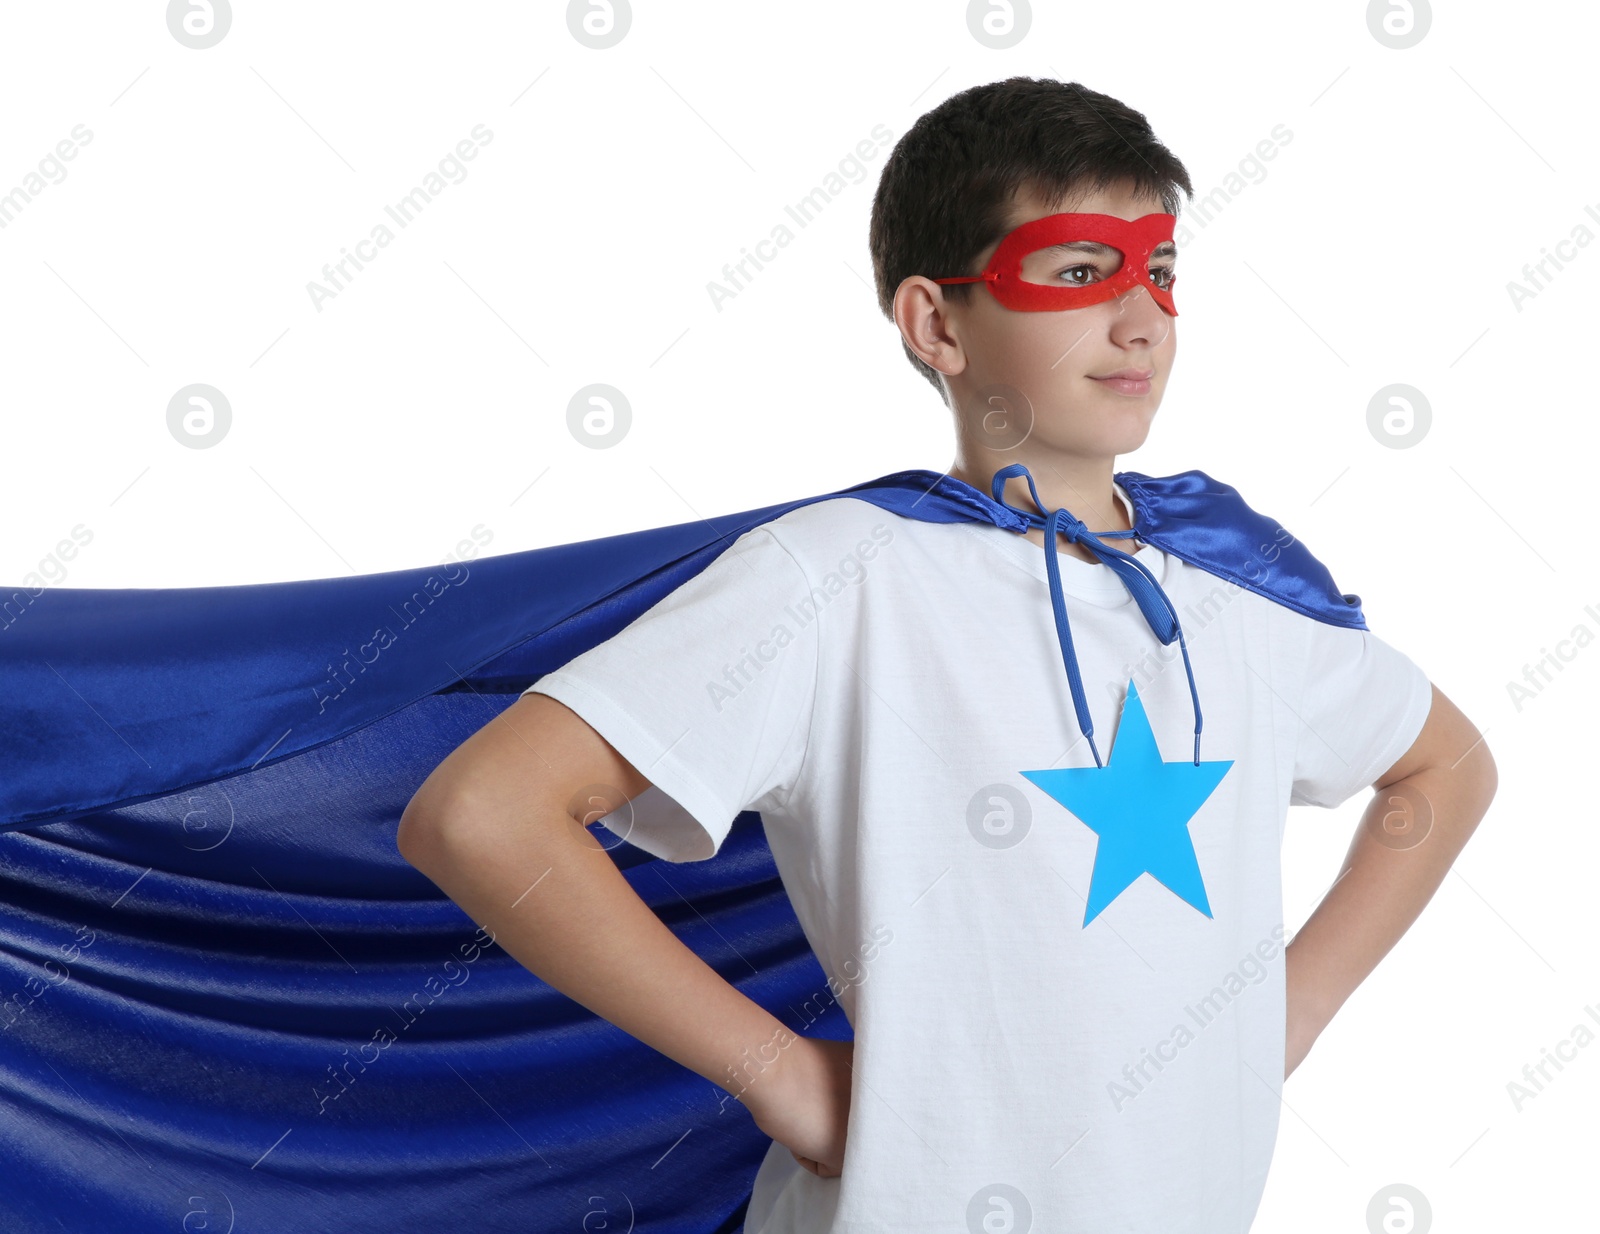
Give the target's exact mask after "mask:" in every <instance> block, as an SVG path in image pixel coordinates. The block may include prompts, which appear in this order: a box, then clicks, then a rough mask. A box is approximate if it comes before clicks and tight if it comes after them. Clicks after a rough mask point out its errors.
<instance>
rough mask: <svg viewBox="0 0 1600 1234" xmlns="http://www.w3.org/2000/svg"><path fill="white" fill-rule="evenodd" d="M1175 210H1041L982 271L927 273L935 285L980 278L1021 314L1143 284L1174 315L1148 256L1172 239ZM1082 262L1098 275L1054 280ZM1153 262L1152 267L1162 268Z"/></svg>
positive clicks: (1083, 303)
mask: <svg viewBox="0 0 1600 1234" xmlns="http://www.w3.org/2000/svg"><path fill="white" fill-rule="evenodd" d="M1177 221H1178V220H1177V216H1176V215H1172V214H1146V215H1145V216H1144V217H1143V218H1137V219H1134V220H1133V221H1132V222H1129V221H1128V220H1127V219H1120V218H1117V217H1116V216H1115V215H1111V214H1047V215H1045V217H1044V218H1038V219H1033V220H1032V221H1030V222H1027V223H1024V224H1022V226H1020V227H1018V228H1015V229H1014V230H1012V231H1010V232H1008V233H1007V234H1006V236H1005V238H1004V239H1003V240H1001V241H1000V247H999V248H997V249H995V251H994V256H993V257H991V258H989V264H988V265H987V266H985V267H984V271H983V273H982V274H978V275H970V276H967V277H963V278H943V279H934V280H933V281H934V282H935V283H987V284H988V285H989V290H990V292H992V293H993V294H994V298H995V299H996V300H998V301H999V302H1000V303H1001V304H1003V305H1004V306H1005V307H1006V308H1008V309H1012V310H1014V311H1017V312H1022V313H1049V312H1058V311H1060V310H1061V309H1077V308H1086V307H1087V306H1089V305H1091V304H1099V303H1100V302H1101V301H1102V300H1110V299H1112V298H1113V297H1114V296H1120V295H1121V294H1122V293H1123V292H1125V291H1131V290H1133V288H1134V287H1136V286H1142V287H1144V288H1145V290H1147V291H1148V292H1149V293H1150V295H1151V297H1152V298H1153V299H1154V300H1155V302H1156V303H1157V304H1158V305H1160V306H1161V308H1162V309H1163V310H1164V311H1165V312H1167V313H1168V314H1170V315H1171V316H1173V317H1176V316H1177V315H1178V309H1177V306H1176V305H1174V304H1173V302H1172V283H1173V282H1174V281H1176V277H1177V276H1176V275H1175V274H1173V275H1171V277H1167V276H1166V275H1165V274H1163V278H1164V279H1165V281H1166V283H1167V285H1166V286H1165V287H1162V286H1158V285H1157V283H1156V280H1155V278H1154V277H1152V274H1151V270H1150V255H1151V253H1153V252H1154V251H1155V249H1156V247H1157V246H1158V245H1160V244H1163V243H1165V242H1166V241H1168V240H1171V239H1172V232H1173V228H1174V227H1175V226H1176V225H1177ZM1084 242H1088V243H1091V244H1097V245H1100V246H1103V247H1101V248H1098V249H1060V250H1058V251H1055V252H1048V251H1045V250H1049V249H1050V248H1051V247H1052V246H1053V245H1061V244H1068V243H1084ZM1077 266H1087V267H1089V268H1090V269H1092V270H1095V271H1097V272H1098V273H1099V275H1100V277H1099V279H1098V281H1096V282H1093V283H1083V284H1073V283H1068V282H1065V281H1061V275H1062V272H1063V271H1067V270H1070V269H1072V268H1074V267H1077ZM1164 269H1165V268H1164V267H1160V266H1158V267H1157V270H1158V271H1160V270H1164Z"/></svg>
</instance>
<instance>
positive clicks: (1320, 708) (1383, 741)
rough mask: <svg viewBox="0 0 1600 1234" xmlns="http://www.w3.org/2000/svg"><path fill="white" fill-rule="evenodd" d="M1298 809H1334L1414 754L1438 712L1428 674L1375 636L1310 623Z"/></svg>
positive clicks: (1297, 765) (1293, 797)
mask: <svg viewBox="0 0 1600 1234" xmlns="http://www.w3.org/2000/svg"><path fill="white" fill-rule="evenodd" d="M1306 620H1307V625H1308V627H1309V631H1308V635H1309V641H1308V647H1307V652H1306V672H1305V676H1304V678H1303V679H1302V680H1303V682H1304V688H1303V689H1302V691H1301V695H1300V704H1299V707H1298V709H1297V710H1298V715H1299V719H1300V724H1299V729H1298V737H1297V738H1296V744H1295V760H1294V783H1293V786H1292V790H1291V793H1290V797H1289V801H1290V804H1292V805H1302V806H1303V805H1313V806H1323V807H1325V808H1328V809H1332V808H1333V807H1335V806H1338V805H1341V804H1342V803H1344V802H1345V801H1347V800H1349V798H1350V797H1351V796H1353V795H1354V794H1355V793H1357V792H1359V791H1360V790H1361V789H1363V788H1366V787H1367V786H1368V785H1370V784H1372V783H1373V781H1375V780H1376V779H1377V778H1378V777H1379V776H1381V775H1382V774H1383V773H1384V772H1385V771H1387V770H1388V769H1389V768H1390V767H1392V766H1394V764H1395V763H1396V761H1398V760H1399V758H1400V756H1401V755H1402V754H1404V753H1405V752H1406V751H1407V750H1408V749H1410V748H1411V743H1412V742H1414V741H1415V740H1416V739H1417V735H1418V734H1419V733H1420V732H1421V731H1422V726H1423V724H1424V723H1426V721H1427V719H1428V712H1429V711H1430V710H1431V709H1432V706H1433V685H1432V683H1431V682H1430V681H1429V680H1428V675H1427V674H1426V673H1425V672H1423V671H1422V669H1421V668H1419V667H1418V666H1417V665H1416V664H1415V663H1414V662H1413V661H1412V660H1411V659H1410V658H1409V657H1407V656H1406V655H1405V654H1404V653H1402V652H1400V651H1398V650H1396V649H1395V648H1394V647H1391V646H1390V645H1389V644H1388V643H1386V642H1384V641H1383V640H1382V639H1381V638H1379V637H1378V636H1377V635H1376V634H1374V633H1372V631H1370V630H1356V629H1351V628H1350V627H1348V626H1335V625H1330V624H1328V623H1327V622H1324V621H1317V620H1315V619H1311V618H1307V619H1306Z"/></svg>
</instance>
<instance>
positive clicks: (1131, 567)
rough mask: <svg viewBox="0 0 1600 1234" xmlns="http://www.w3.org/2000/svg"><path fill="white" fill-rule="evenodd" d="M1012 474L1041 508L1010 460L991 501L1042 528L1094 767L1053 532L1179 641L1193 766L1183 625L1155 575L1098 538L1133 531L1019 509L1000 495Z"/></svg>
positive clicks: (1194, 693)
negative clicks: (1088, 556) (1095, 561)
mask: <svg viewBox="0 0 1600 1234" xmlns="http://www.w3.org/2000/svg"><path fill="white" fill-rule="evenodd" d="M1014 476H1022V477H1024V478H1025V479H1026V480H1027V481H1028V491H1029V492H1030V493H1031V494H1032V495H1033V504H1034V505H1035V506H1037V507H1038V508H1039V509H1041V510H1043V509H1044V502H1042V501H1040V500H1039V490H1038V489H1036V488H1034V486H1033V477H1032V476H1031V475H1029V474H1028V469H1027V468H1026V467H1024V466H1023V465H1022V464H1021V463H1012V464H1011V465H1010V466H1009V467H1002V468H1001V469H1000V470H999V471H997V472H995V473H994V479H993V480H992V481H991V483H990V490H991V491H992V492H993V494H994V499H995V501H996V502H998V503H999V504H1000V505H1002V506H1004V507H1005V508H1006V509H1008V510H1010V511H1012V512H1013V513H1015V514H1019V515H1021V516H1022V517H1023V518H1024V519H1025V520H1027V523H1028V526H1030V527H1038V528H1041V529H1042V530H1043V531H1044V563H1045V573H1046V574H1047V575H1048V576H1049V578H1050V606H1051V608H1052V609H1054V610H1055V618H1056V638H1057V639H1058V640H1059V641H1060V643H1061V661H1062V663H1063V664H1065V665H1066V667H1067V684H1068V685H1069V686H1070V687H1071V689H1072V705H1073V708H1074V709H1075V710H1076V711H1077V713H1078V728H1079V730H1080V731H1081V732H1082V733H1083V735H1084V737H1086V738H1087V739H1088V742H1089V749H1090V751H1091V752H1092V753H1093V754H1094V763H1095V766H1096V767H1104V766H1105V763H1104V762H1103V761H1101V758H1100V751H1099V749H1098V748H1097V747H1096V746H1095V743H1094V718H1093V717H1092V716H1090V714H1089V701H1088V699H1087V698H1085V697H1084V693H1083V678H1082V676H1081V675H1080V674H1079V672H1078V658H1077V656H1076V655H1075V654H1074V653H1073V650H1072V629H1071V627H1070V626H1069V625H1068V623H1067V603H1066V600H1065V598H1064V597H1063V596H1062V594H1061V561H1060V557H1059V553H1058V550H1057V547H1056V536H1057V535H1058V534H1060V535H1065V536H1066V537H1067V540H1068V542H1069V543H1074V544H1083V545H1086V546H1087V547H1088V549H1089V551H1090V552H1091V553H1093V554H1094V555H1095V556H1096V557H1098V558H1100V560H1101V561H1102V562H1103V563H1104V564H1105V565H1108V566H1110V567H1111V568H1112V569H1113V570H1115V571H1116V573H1117V577H1118V578H1120V579H1121V580H1122V581H1123V583H1124V585H1125V586H1126V587H1127V588H1128V591H1129V592H1130V593H1132V595H1133V598H1134V601H1135V602H1136V603H1137V604H1138V605H1139V611H1140V612H1142V613H1143V614H1144V619H1145V621H1146V622H1148V623H1149V626H1150V630H1151V632H1152V633H1153V634H1154V635H1155V636H1156V638H1158V639H1160V640H1161V644H1162V646H1170V645H1171V644H1172V640H1173V639H1174V638H1176V639H1177V640H1178V646H1179V648H1180V649H1181V650H1182V651H1183V669H1184V672H1186V673H1187V674H1188V675H1189V697H1190V698H1191V699H1192V700H1194V761H1195V766H1197V767H1198V766H1199V765H1200V725H1201V718H1200V693H1199V691H1198V690H1196V689H1195V684H1194V668H1193V667H1192V666H1191V665H1190V663H1189V645H1188V643H1186V642H1185V641H1184V638H1183V628H1182V626H1180V625H1179V624H1178V613H1177V610H1176V609H1174V608H1173V607H1172V601H1171V600H1169V599H1168V598H1167V593H1166V592H1164V591H1163V590H1161V584H1160V583H1158V582H1157V581H1156V577H1155V575H1153V574H1151V573H1150V571H1149V569H1148V568H1146V566H1145V564H1144V563H1143V562H1142V561H1139V560H1137V559H1136V558H1135V557H1134V556H1133V554H1131V553H1125V552H1123V551H1122V550H1121V549H1120V548H1116V547H1115V546H1113V545H1110V544H1107V543H1105V541H1104V540H1103V539H1101V536H1105V537H1107V538H1111V537H1118V536H1122V537H1126V536H1131V535H1136V534H1137V532H1136V531H1106V532H1099V533H1096V532H1093V531H1090V530H1089V529H1088V527H1086V526H1085V525H1084V524H1083V523H1082V522H1080V521H1079V520H1078V519H1076V518H1074V517H1073V516H1072V515H1071V514H1069V513H1068V512H1067V509H1066V507H1065V506H1062V507H1059V508H1057V509H1054V510H1052V511H1050V513H1049V514H1048V515H1039V514H1036V513H1034V512H1033V511H1032V510H1023V509H1019V508H1018V507H1016V506H1014V505H1012V504H1011V503H1010V502H1008V501H1006V499H1005V498H1004V497H1002V496H1001V493H1002V492H1003V491H1004V490H1005V486H1006V481H1007V480H1009V479H1011V478H1013V477H1014Z"/></svg>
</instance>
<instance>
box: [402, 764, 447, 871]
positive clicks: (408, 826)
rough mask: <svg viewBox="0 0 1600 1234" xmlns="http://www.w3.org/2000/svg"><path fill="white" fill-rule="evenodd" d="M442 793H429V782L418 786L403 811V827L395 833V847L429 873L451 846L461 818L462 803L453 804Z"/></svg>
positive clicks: (411, 861)
mask: <svg viewBox="0 0 1600 1234" xmlns="http://www.w3.org/2000/svg"><path fill="white" fill-rule="evenodd" d="M440 797H441V795H440V794H437V793H431V794H430V793H429V792H428V791H427V787H426V785H424V786H423V787H422V788H420V789H418V790H417V791H416V793H415V794H414V795H413V796H412V798H411V800H410V801H408V802H407V803H406V808H405V810H404V811H402V812H401V814H400V827H399V830H397V831H396V832H395V838H394V839H395V847H396V848H398V849H399V850H400V855H401V856H402V857H404V858H405V859H406V860H407V861H408V862H410V863H411V864H412V865H413V866H415V867H416V868H417V869H419V870H421V871H422V872H423V873H424V874H426V873H427V872H428V870H429V868H430V867H433V866H434V864H435V863H436V862H437V861H438V859H439V856H440V854H441V853H443V852H444V851H445V849H446V847H447V845H448V842H449V838H450V835H451V832H452V831H453V830H457V828H455V827H454V826H453V822H454V821H455V820H459V818H460V813H459V807H458V806H452V804H451V803H450V802H449V801H448V800H441V799H440Z"/></svg>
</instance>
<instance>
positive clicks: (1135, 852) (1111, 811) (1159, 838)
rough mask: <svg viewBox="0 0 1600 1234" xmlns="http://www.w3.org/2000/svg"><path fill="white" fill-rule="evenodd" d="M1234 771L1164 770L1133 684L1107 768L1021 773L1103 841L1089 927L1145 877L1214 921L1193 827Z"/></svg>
mask: <svg viewBox="0 0 1600 1234" xmlns="http://www.w3.org/2000/svg"><path fill="white" fill-rule="evenodd" d="M1232 766H1233V760H1232V759H1223V760H1221V761H1217V762H1209V763H1200V764H1199V765H1196V764H1195V762H1194V760H1193V759H1184V760H1183V761H1181V762H1177V763H1167V762H1163V761H1162V759H1161V751H1160V750H1159V749H1157V748H1156V737H1155V734H1154V733H1153V732H1151V731H1150V719H1149V717H1148V716H1146V715H1145V711H1144V703H1143V702H1142V701H1141V700H1140V698H1139V691H1138V690H1137V689H1136V688H1135V687H1134V684H1133V680H1132V678H1130V679H1129V680H1128V694H1127V697H1126V698H1125V699H1124V700H1123V703H1122V718H1121V719H1120V720H1118V722H1117V736H1116V740H1115V743H1114V745H1113V747H1112V750H1111V757H1110V758H1108V759H1107V760H1106V765H1105V766H1104V767H1057V768H1051V769H1048V770H1045V771H1024V772H1023V773H1022V774H1023V775H1025V776H1027V777H1028V779H1030V780H1032V781H1033V782H1034V783H1035V784H1037V785H1038V786H1039V787H1040V788H1042V789H1043V790H1044V791H1045V792H1047V793H1049V794H1050V796H1052V797H1054V798H1055V799H1056V800H1057V801H1058V802H1060V803H1061V804H1062V805H1064V806H1065V807H1066V808H1067V809H1068V810H1070V811H1072V813H1073V814H1075V815H1076V816H1077V817H1078V818H1079V819H1080V820H1081V821H1082V822H1083V824H1084V826H1086V827H1088V828H1089V829H1090V830H1091V831H1093V832H1094V833H1095V835H1097V836H1099V837H1100V838H1099V839H1098V840H1097V841H1096V843H1095V854H1094V874H1093V876H1092V877H1091V878H1090V880H1089V902H1088V906H1087V908H1086V910H1085V913H1084V918H1083V924H1084V925H1085V926H1087V925H1088V924H1089V923H1090V922H1091V921H1093V920H1094V919H1095V918H1096V917H1097V916H1099V915H1100V910H1101V909H1103V908H1104V907H1105V906H1106V905H1108V904H1110V903H1111V901H1113V900H1115V899H1116V898H1117V897H1118V896H1119V895H1121V894H1122V893H1123V891H1125V890H1126V889H1127V888H1128V887H1130V886H1131V885H1132V884H1133V881H1134V880H1135V879H1137V878H1138V877H1139V875H1141V874H1149V875H1150V876H1151V877H1153V878H1154V879H1155V880H1156V881H1157V882H1158V883H1160V884H1161V885H1162V886H1164V887H1166V888H1167V889H1168V890H1169V891H1171V892H1173V893H1174V894H1175V895H1178V896H1181V897H1182V898H1183V899H1184V900H1186V901H1188V902H1189V903H1190V904H1192V905H1194V907H1196V908H1197V909H1199V910H1200V911H1201V912H1202V913H1204V914H1205V915H1206V916H1207V917H1209V916H1211V903H1210V901H1208V900H1207V899H1206V888H1205V883H1204V881H1203V880H1202V879H1201V877H1200V862H1199V860H1198V859H1197V858H1196V857H1195V852H1194V840H1193V839H1191V838H1190V836H1189V820H1190V819H1191V818H1193V817H1194V815H1195V812H1196V811H1197V810H1199V809H1200V807H1201V806H1202V805H1204V804H1205V801H1206V798H1208V797H1210V796H1211V794H1212V792H1213V791H1214V790H1215V789H1216V787H1217V785H1218V784H1220V783H1221V782H1222V777H1223V776H1225V775H1227V773H1228V768H1229V767H1232Z"/></svg>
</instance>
